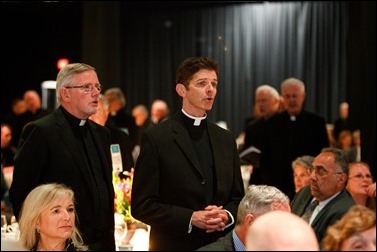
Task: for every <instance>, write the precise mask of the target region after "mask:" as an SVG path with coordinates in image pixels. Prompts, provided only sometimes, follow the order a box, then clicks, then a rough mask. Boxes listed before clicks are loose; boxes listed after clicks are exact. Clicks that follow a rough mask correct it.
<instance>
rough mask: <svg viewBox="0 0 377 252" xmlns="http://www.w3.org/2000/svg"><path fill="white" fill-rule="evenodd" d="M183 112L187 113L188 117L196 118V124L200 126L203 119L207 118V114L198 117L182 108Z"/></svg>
mask: <svg viewBox="0 0 377 252" xmlns="http://www.w3.org/2000/svg"><path fill="white" fill-rule="evenodd" d="M182 113H183V114H185V115H186V116H187V117H188V118H191V119H193V120H194V126H199V125H200V123H201V121H202V120H204V119H206V118H207V114H205V115H204V116H203V117H196V116H192V115H189V114H187V112H186V111H184V110H183V109H182Z"/></svg>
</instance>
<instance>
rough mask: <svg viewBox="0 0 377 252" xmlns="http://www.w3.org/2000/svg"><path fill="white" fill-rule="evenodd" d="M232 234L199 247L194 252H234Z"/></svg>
mask: <svg viewBox="0 0 377 252" xmlns="http://www.w3.org/2000/svg"><path fill="white" fill-rule="evenodd" d="M232 234H233V232H232V231H231V232H229V233H227V234H226V235H225V236H223V237H220V238H219V239H217V240H216V241H215V242H212V243H210V244H207V245H205V246H203V247H200V248H198V249H197V250H196V251H235V248H234V244H233V236H232Z"/></svg>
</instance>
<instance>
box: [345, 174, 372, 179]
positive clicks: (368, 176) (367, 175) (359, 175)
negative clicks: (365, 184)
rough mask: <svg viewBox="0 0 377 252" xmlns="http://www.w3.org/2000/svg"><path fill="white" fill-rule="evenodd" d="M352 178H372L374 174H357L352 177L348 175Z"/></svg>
mask: <svg viewBox="0 0 377 252" xmlns="http://www.w3.org/2000/svg"><path fill="white" fill-rule="evenodd" d="M352 178H356V179H364V178H367V179H372V175H370V174H365V175H363V174H356V175H355V176H351V177H348V179H352Z"/></svg>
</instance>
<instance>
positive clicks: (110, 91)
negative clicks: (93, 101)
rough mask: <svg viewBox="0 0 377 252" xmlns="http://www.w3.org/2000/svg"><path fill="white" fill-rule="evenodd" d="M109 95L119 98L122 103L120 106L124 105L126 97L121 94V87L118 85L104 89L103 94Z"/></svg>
mask: <svg viewBox="0 0 377 252" xmlns="http://www.w3.org/2000/svg"><path fill="white" fill-rule="evenodd" d="M108 95H111V96H113V97H114V98H116V99H117V100H119V101H120V102H121V104H122V107H124V106H126V97H125V96H124V94H123V91H122V89H120V88H119V87H113V88H109V89H107V90H106V91H105V96H108Z"/></svg>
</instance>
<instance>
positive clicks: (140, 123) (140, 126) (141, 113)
mask: <svg viewBox="0 0 377 252" xmlns="http://www.w3.org/2000/svg"><path fill="white" fill-rule="evenodd" d="M132 116H133V117H134V118H135V123H136V135H137V137H136V144H135V146H134V148H133V150H132V156H133V159H134V163H136V161H137V158H138V157H139V154H140V144H141V136H142V135H143V133H144V131H145V130H146V129H148V128H149V126H150V125H151V121H150V120H149V111H148V108H147V107H146V106H145V105H143V104H138V105H136V106H135V107H133V109H132Z"/></svg>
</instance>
